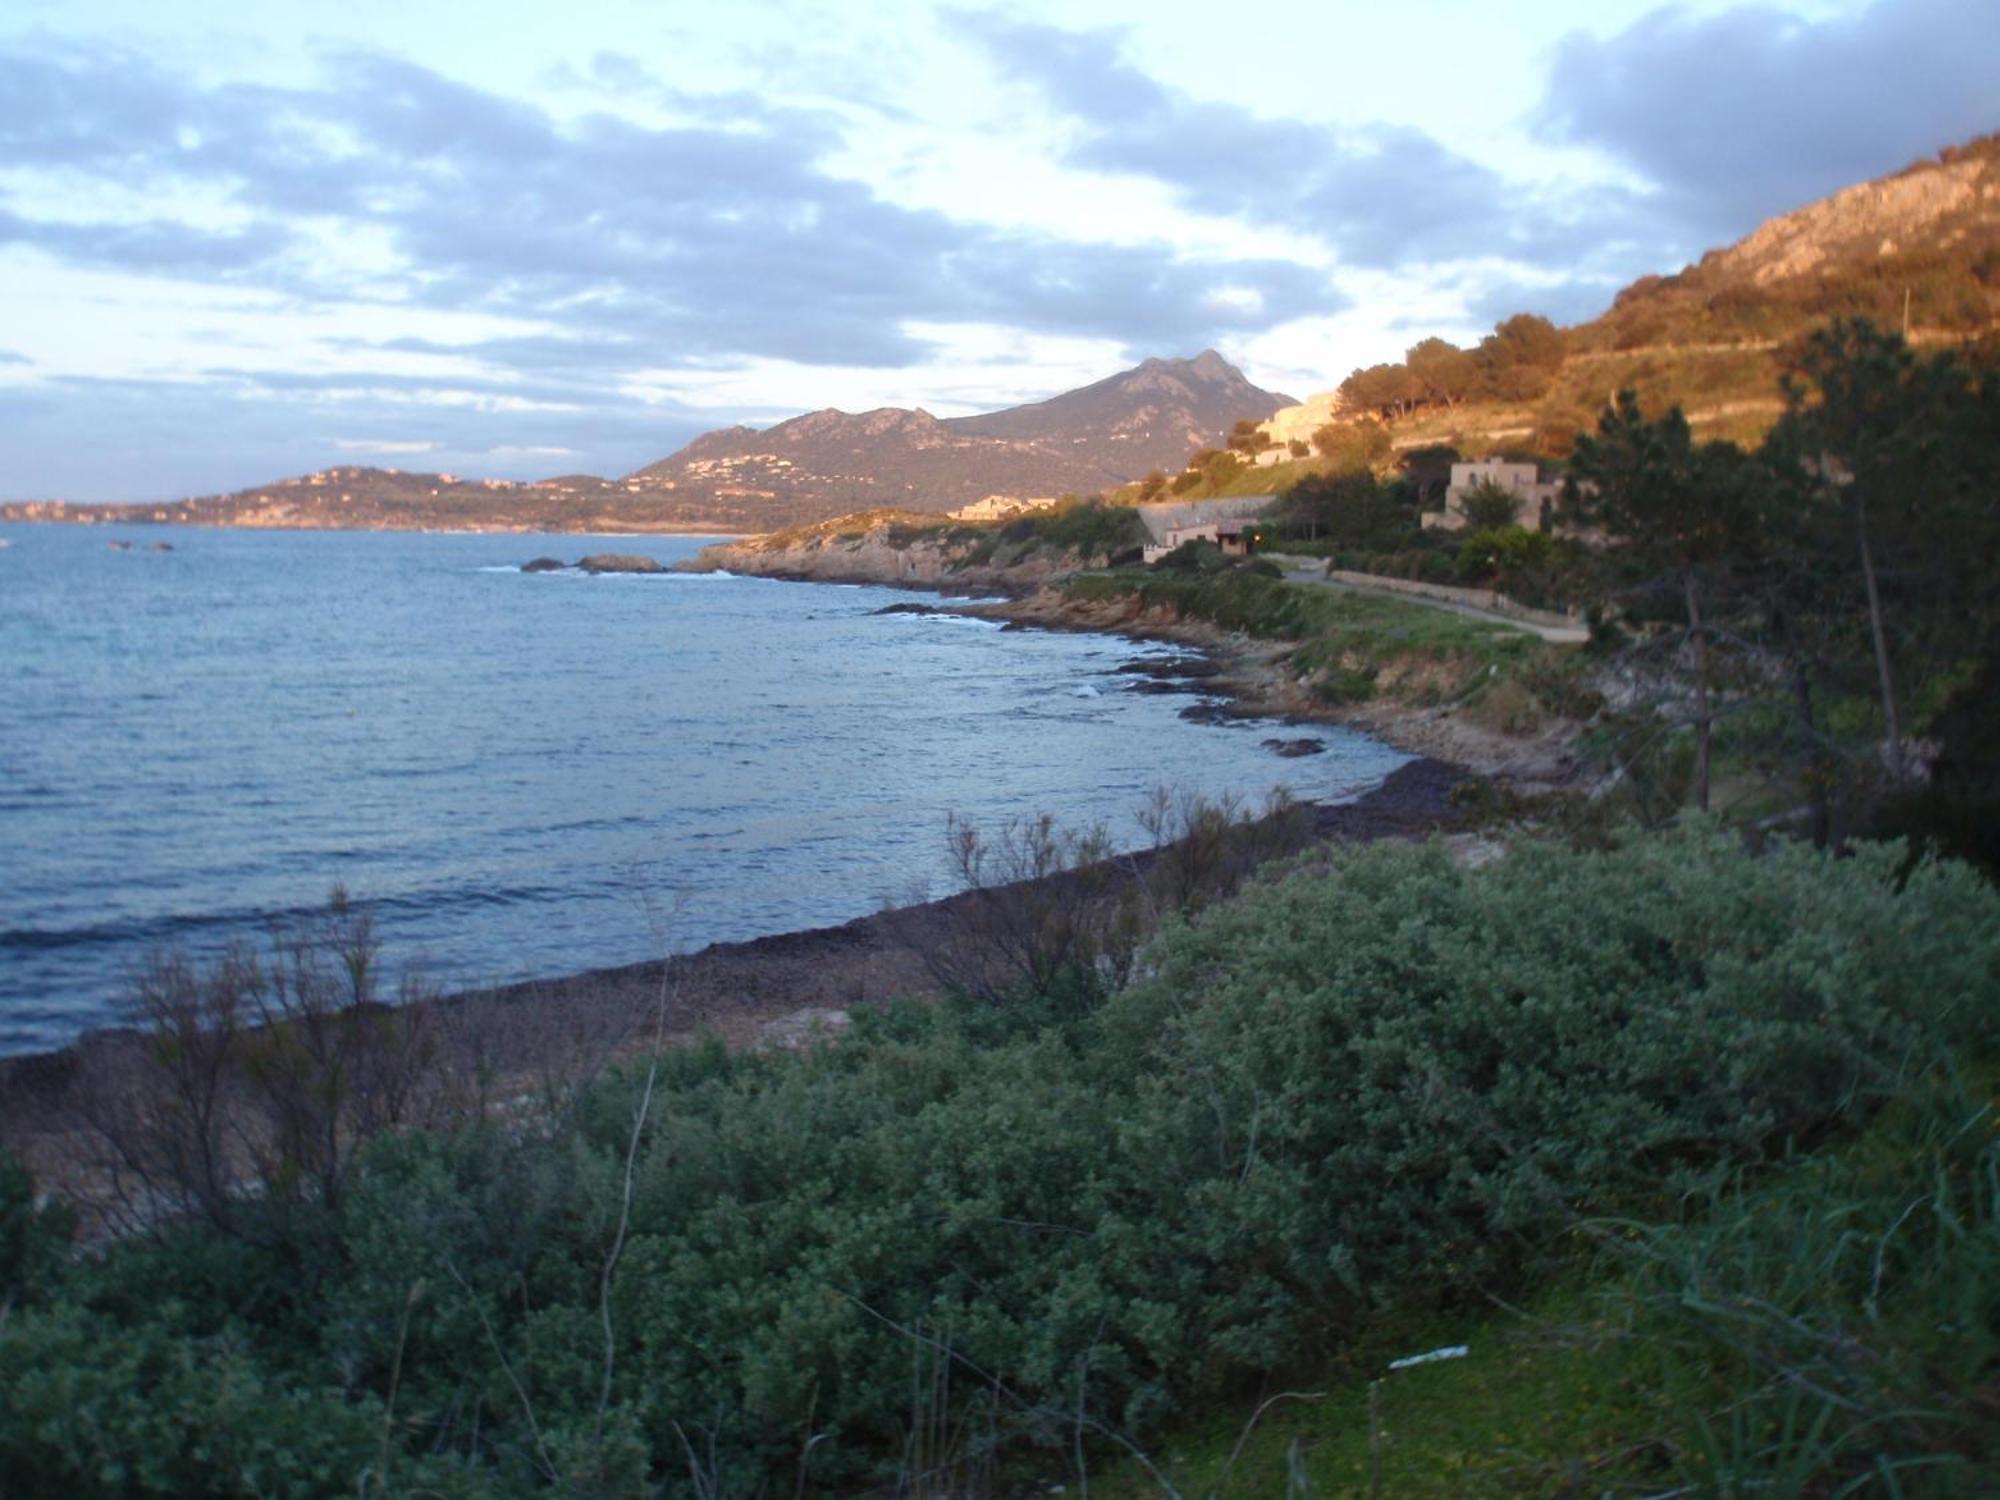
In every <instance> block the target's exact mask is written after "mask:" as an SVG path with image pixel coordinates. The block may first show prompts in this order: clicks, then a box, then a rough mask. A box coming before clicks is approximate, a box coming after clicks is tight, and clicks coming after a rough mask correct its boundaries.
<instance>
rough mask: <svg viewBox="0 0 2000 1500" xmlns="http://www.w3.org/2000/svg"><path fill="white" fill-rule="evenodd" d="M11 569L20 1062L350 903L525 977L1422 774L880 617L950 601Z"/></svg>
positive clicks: (276, 553)
mask: <svg viewBox="0 0 2000 1500" xmlns="http://www.w3.org/2000/svg"><path fill="white" fill-rule="evenodd" d="M0 540H4V541H5V542H6V543H7V545H6V546H4V547H0V1054H5V1053H18V1052H23V1051H32V1050H37V1049H42V1048H48V1047H54V1046H59V1045H62V1044H63V1043H65V1042H67V1041H69V1040H70V1039H72V1038H73V1037H75V1036H76V1035H77V1034H78V1033H80V1032H81V1031H84V1030H87V1029H89V1028H91V1027H93V1026H99V1025H104V1024H107V1023H109V1022H112V1021H114V1020H115V1019H116V1018H117V1015H118V1007H119V1002H120V997H121V994H122V993H123V992H124V991H125V989H126V988H127V986H128V985H129V983H130V979H131V976H132V975H133V973H134V972H135V971H136V970H137V968H138V967H139V966H140V965H141V964H142V963H143V962H144V960H145V958H146V956H147V955H148V953H149V952H152V951H154V950H158V949H161V948H164V947H168V946H178V947H180V948H183V949H186V950H188V951H189V952H191V953H192V954H194V955H196V956H197V957H200V956H209V955H214V954H216V953H219V952H221V951H222V950H223V949H224V948H225V947H226V946H227V945H228V944H229V943H231V942H232V941H243V940H250V941H259V940H261V939H262V938H263V936H264V935H265V934H266V933H267V932H268V930H269V927H270V924H271V923H272V921H273V920H277V921H284V920H288V919H292V918H296V917H298V916H300V915H302V914H306V913H310V912H312V911H313V910H315V909H317V908H320V907H322V906H323V904H324V902H325V899H326V897H327V894H328V892H329V891H330V889H331V887H332V886H333V884H334V883H335V882H340V883H343V884H345V885H346V886H347V887H348V889H349V890H350V891H351V892H352V893H353V894H354V896H355V897H356V898H357V899H358V900H361V901H364V902H366V903H367V904H368V905H369V906H370V907H371V908H372V910H373V911H374V913H375V916H376V919H377V923H378V927H379V931H380V933H381V935H382V937H383V939H384V956H385V958H386V959H387V960H388V961H389V964H390V966H391V968H392V970H393V969H394V968H395V967H397V966H398V965H399V964H402V963H409V962H420V963H421V964H422V966H423V968H424V970H425V972H426V973H427V975H428V976H430V977H431V978H433V979H436V980H439V981H442V982H446V983H449V984H453V985H458V984H470V983H479V982H488V981H499V980H509V979H518V978H525V977H530V976H537V975H551V974H559V973H568V972H573V971H576V970H578V969H583V968H590V967H596V966H599V965H605V964H614V963H623V962H629V961H635V960H638V959H641V958H645V957H649V956H654V955H657V954H658V953H660V952H662V951H666V950H669V949H678V950H688V949H692V948H696V947H699V946H701V945H703V944H705V943H708V942H713V941H716V940H720V939H740V938H746V937H754V936H760V935H764V934H768V933H774V932H781V931H786V930H790V929H794V928H801V927H809V926H818V925H823V924H828V923H834V922H840V921H845V920H847V919H848V918H851V917H855V916H859V915H862V914H864V913H867V912H870V911H873V910H876V909H878V908H880V907H881V906H883V905H884V904H894V903H901V902H904V901H908V900H911V899H918V898H922V897H926V896H939V895H944V894H946V893H947V891H948V890H949V889H951V885H950V878H949V871H948V866H947V861H946V859H945V856H944V839H943V830H944V825H945V820H946V818H947V816H948V815H950V814H953V813H957V814H959V815H961V816H964V817H968V818H971V819H974V820H977V821H979V822H981V823H983V824H987V825H997V824H999V823H1001V822H1004V821H1005V820H1007V819H1009V818H1016V817H1025V816H1031V815H1033V814H1035V813H1038V812H1040V811H1042V810H1045V809H1047V810H1052V811H1055V812H1057V813H1058V814H1059V815H1061V816H1062V817H1063V818H1064V819H1065V820H1068V821H1072V822H1076V823H1088V822H1092V821H1096V820H1099V819H1103V820H1107V821H1108V822H1109V823H1110V824H1111V826H1112V828H1113V830H1114V833H1116V834H1118V835H1120V836H1121V837H1123V838H1124V839H1125V840H1126V841H1127V842H1129V843H1137V842H1138V841H1139V834H1138V830H1137V828H1136V825H1135V824H1134V823H1133V821H1132V817H1133V814H1134V812H1135V810H1136V809H1137V808H1138V806H1139V805H1140V804H1141V802H1142V801H1143V800H1144V798H1145V796H1146V794H1147V792H1148V791H1149V789H1151V788H1152V787H1154V786H1156V785H1160V784H1164V785H1167V786H1169V787H1172V788H1177V789H1185V790H1192V791H1198V792H1202V793H1206V794H1210V795H1216V794H1221V793H1226V792H1234V793H1239V794H1242V795H1245V796H1249V797H1260V796H1262V795H1264V794H1265V793H1266V792H1268V791H1269V790H1270V789H1271V788H1273V787H1275V786H1277V785H1279V784H1284V785H1287V786H1289V787H1291V788H1292V789H1293V790H1294V791H1296V792H1297V793H1299V794H1300V795H1302V796H1307V797H1314V798H1321V799H1333V798H1340V797H1343V796H1351V795H1356V794H1358V793H1360V792H1361V791H1363V790H1365V789H1367V788H1368V787H1370V786H1373V785H1374V784H1376V783H1377V782H1378V781H1380V779H1381V778H1382V777H1383V776H1385V775H1387V774H1388V772H1389V771H1390V770H1392V769H1394V768H1395V766H1397V765H1398V764H1400V763H1401V762H1402V760H1403V759H1404V757H1403V756H1401V755H1399V754H1398V753H1396V752H1395V751H1392V750H1390V749H1388V748H1386V747H1385V746H1382V745H1380V744H1377V743H1375V742H1374V741H1371V740H1369V739H1367V738H1366V737H1364V736H1361V735H1358V734H1351V733H1347V732H1344V731H1340V730H1332V729H1327V730H1317V731H1313V732H1315V733H1317V734H1319V735H1320V736H1321V737H1323V738H1324V739H1325V740H1326V741H1327V742H1328V744H1329V751H1328V753H1326V754H1324V755H1319V756H1313V757H1310V758H1306V759H1301V760H1282V759H1279V758H1277V757H1276V756H1274V755H1273V754H1272V753H1271V752H1270V751H1269V750H1266V749H1264V748H1263V746H1262V745H1261V743H1260V741H1261V740H1262V739H1263V738H1264V737H1266V736H1267V735H1269V734H1270V733H1271V732H1272V731H1271V730H1270V729H1268V728H1266V727H1262V726H1240V725H1239V726H1229V727H1214V726H1203V725H1197V724H1193V723H1190V722H1187V721H1185V720H1183V719H1182V718H1181V717H1180V716H1179V710H1180V709H1181V708H1183V707H1184V706H1186V705H1187V704H1188V703H1189V702H1190V701H1192V700H1190V699H1188V698H1185V697H1180V696H1157V695H1148V694H1142V693H1138V692H1134V691H1130V690H1129V689H1130V688H1131V686H1132V683H1133V679H1132V678H1131V677H1130V676H1121V675H1119V674H1118V673H1117V672H1116V670H1115V669H1116V668H1117V667H1118V665H1119V664H1120V663H1122V662H1125V661H1128V660H1130V659H1132V658H1133V657H1134V656H1135V655H1142V654H1146V653H1148V652H1153V653H1158V652H1160V651H1162V650H1164V649H1166V648H1161V647H1157V646H1156V647H1135V646H1133V645H1132V644H1131V643H1129V642H1124V641H1120V640H1115V639H1111V638H1107V637H1093V636H1083V635H1071V634H1058V633H1049V632H1036V631H1007V632H1002V631H1000V630H999V629H998V628H997V627H995V626H992V625H989V624H987V623H984V622H979V621H973V620H969V619H965V618H952V617H919V616H909V615H900V616H899V615H880V614H876V613H874V611H876V610H879V609H880V608H882V607H883V606H884V605H886V604H890V603H893V602H896V601H898V600H911V601H919V600H934V596H928V595H919V594H907V593H902V592H899V591H894V590H885V589H863V588H855V587H842V586H838V585H824V584H791V583H775V582H770V581H766V580H760V579H746V578H729V577H700V576H678V575H677V576H667V577H629V576H628V577H599V578H591V577H586V576H582V575H578V574H573V573H564V574H549V575H535V574H523V573H521V572H519V571H518V565H519V564H520V563H522V562H525V561H527V560H528V559H529V558H532V557H535V556H538V555H541V554H552V555H556V556H560V557H563V558H565V559H572V560H573V559H574V558H575V557H577V556H579V555H581V554H582V553H585V552H589V551H592V550H606V549H607V548H615V549H616V550H621V551H638V552H643V553H647V554H650V555H653V556H656V557H658V558H660V559H661V560H663V561H672V560H673V559H675V558H679V557H684V556H687V555H689V554H691V553H692V552H693V551H695V550H696V548H697V547H698V546H699V545H700V543H699V542H698V541H696V540H694V539H691V538H660V537H649V538H643V539H623V540H619V541H616V542H610V541H607V540H605V539H589V538H580V537H574V536H566V537H547V538H544V537H527V536H426V535H409V534H394V533H271V532H230V531H208V530H184V529H175V530H172V531H167V530H165V529H159V530H153V529H148V528H123V529H116V530H114V529H112V528H106V527H96V528H75V527H63V526H11V527H10V526H0ZM114 540H128V541H130V542H131V544H132V546H131V550H129V551H121V550H114V549H113V548H112V547H111V546H110V545H108V544H109V543H111V542H112V541H114ZM158 541H168V542H171V543H172V546H173V550H172V551H167V552H155V551H150V550H148V548H149V547H150V546H151V544H152V543H154V542H158ZM1299 732H1300V731H1295V730H1293V731H1286V733H1288V734H1296V733H1299Z"/></svg>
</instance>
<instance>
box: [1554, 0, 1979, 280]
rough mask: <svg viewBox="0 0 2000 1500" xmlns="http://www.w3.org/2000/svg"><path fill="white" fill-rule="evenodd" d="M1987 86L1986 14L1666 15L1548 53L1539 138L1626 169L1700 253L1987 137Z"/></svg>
mask: <svg viewBox="0 0 2000 1500" xmlns="http://www.w3.org/2000/svg"><path fill="white" fill-rule="evenodd" d="M1996 80H2000V6H1996V5H1995V4H1994V3H1993V0H1874V3H1873V4H1871V5H1869V6H1867V7H1866V8H1865V9H1862V10H1860V11H1858V12H1856V13H1854V14H1851V15H1848V16H1843V17H1837V18H1834V19H1829V20H1824V21H1818V22H1813V21H1806V20H1802V19H1800V18H1799V17H1797V16H1794V15H1790V14H1787V13H1784V12H1781V11H1778V10H1775V9H1771V8H1769V7H1765V6H1751V7H1747V8H1743V9H1738V10H1731V11H1725V12H1722V13H1720V14H1715V15H1695V14H1692V13H1690V12H1689V11H1687V10H1684V9H1681V8H1679V7H1668V8H1665V9H1661V10H1658V11H1655V12H1653V13H1652V14H1650V15H1648V16H1646V17H1645V18H1644V19H1642V20H1640V21H1638V22H1637V23H1636V24H1634V25H1632V26H1630V27H1628V28H1627V29H1626V30H1624V31H1622V32H1620V33H1618V34H1617V35H1615V36H1612V37H1608V38H1605V39H1603V40H1599V39H1597V38H1595V37H1592V36H1589V35H1587V34H1585V33H1580V32H1579V33H1577V34H1575V35H1572V36H1570V37H1568V38H1566V39H1565V40H1564V41H1563V42H1562V43H1560V44H1559V46H1558V47H1557V49H1556V52H1555V56H1554V61H1553V65H1552V67H1551V69H1550V74H1549V82H1548V94H1547V99H1546V102H1545V103H1544V105H1543V106H1542V108H1541V110H1540V111H1539V115H1538V127H1539V129H1540V130H1541V132H1542V133H1543V134H1544V135H1545V136H1546V137H1548V138H1550V139H1552V140H1556V141H1560V142H1564V143H1568V144H1577V145H1587V146H1594V147H1597V148H1600V149H1602V150H1604V151H1606V152H1608V153H1610V154H1611V155H1613V156H1614V157H1616V158H1618V159H1619V160H1621V161H1622V162H1624V163H1626V164H1627V165H1629V166H1630V167H1632V168H1634V169H1635V170H1636V171H1638V172H1639V173H1640V174H1642V175H1643V176H1644V177H1646V178H1647V179H1649V180H1650V181H1651V182H1652V183H1654V184H1656V185H1657V187H1658V188H1659V189H1660V190H1661V192H1662V194H1663V195H1664V196H1665V198H1666V200H1667V206H1668V208H1669V209H1670V211H1671V212H1672V213H1673V214H1674V215H1675V216H1676V217H1678V218H1680V219H1681V220H1682V221H1684V222H1686V223H1687V224H1689V225H1690V226H1691V227H1692V228H1694V229H1695V230H1696V231H1698V232H1699V233H1700V235H1701V236H1702V237H1703V239H1704V242H1713V241H1714V240H1717V239H1734V238H1735V237H1737V236H1739V235H1741V234H1743V233H1745V232H1747V231H1748V230H1749V229H1751V228H1752V227H1754V226H1755V225H1756V224H1757V223H1758V222H1760V221H1761V220H1763V219H1766V218H1769V217H1771V216H1772V215H1774V214H1779V213H1783V212H1786V211H1788V210H1790V209H1793V208H1797V207H1799V206H1801V205H1803V204H1804V203H1806V202H1808V201H1810V200H1812V199H1814V198H1817V197H1821V196H1823V195H1825V194H1827V193H1830V192H1832V191H1834V190H1836V189H1838V188H1841V187H1844V186H1847V185H1848V184H1850V183H1854V182H1859V181H1862V180H1864V179H1866V178H1869V177H1874V176H1879V175H1881V174H1882V173H1884V172H1889V171H1893V170H1895V169H1896V168H1898V167H1901V166H1904V165H1906V164H1907V163H1909V162H1910V161H1912V160H1914V159H1916V158H1919V157H1922V156H1926V155H1929V154H1931V153H1932V152H1935V151H1936V150H1938V149H1939V148H1940V147H1943V146H1947V145H1952V144H1955V143H1957V142H1959V141H1962V140H1965V139H1967V138H1969V137H1971V136H1974V135H1977V134H1980V133H1982V132H1985V131H1990V130H1994V129H2000V88H1996Z"/></svg>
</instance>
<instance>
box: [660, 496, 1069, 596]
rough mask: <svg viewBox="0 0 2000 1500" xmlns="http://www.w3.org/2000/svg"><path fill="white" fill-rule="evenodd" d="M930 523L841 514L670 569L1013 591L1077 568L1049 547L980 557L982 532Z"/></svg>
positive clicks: (711, 551) (721, 546) (720, 548)
mask: <svg viewBox="0 0 2000 1500" xmlns="http://www.w3.org/2000/svg"><path fill="white" fill-rule="evenodd" d="M935 521H936V518H935V517H929V516H898V515H896V514H894V513H886V514H878V515H876V516H873V517H863V516H855V517H848V518H846V519H844V520H841V521H836V522H829V523H827V524H825V525H821V526H815V527H811V528H808V529H806V530H803V531H792V532H779V533H776V534H774V535H771V536H763V537H749V538H747V539H745V540H743V541H740V542H720V543H717V544H715V545H713V546H709V547H704V548H702V549H701V551H700V552H698V553H697V554H695V556H694V557H692V558H690V559H689V560H688V561H686V562H682V563H676V564H675V571H676V572H684V573H718V572H727V573H744V574H749V575H752V576H755V577H760V578H791V579H798V580H801V581H804V582H809V583H876V584H885V585H889V586H892V587H903V588H943V589H962V588H971V589H995V590H1001V591H1004V592H1008V593H1020V592H1024V591H1027V590H1030V589H1034V588H1039V587H1040V586H1041V585H1042V584H1044V583H1047V582H1049V581H1050V580H1051V579H1054V578H1059V577H1062V576H1064V575H1066V574H1069V573H1074V572H1075V571H1076V570H1077V568H1078V567H1079V566H1080V564H1079V561H1078V559H1077V558H1076V557H1075V556H1074V555H1073V554H1071V553H1068V552H1060V551H1055V550H1052V549H1042V550H1038V551H1036V552H1034V553H1032V554H1031V555H1029V556H1026V557H1021V558H1016V559H1013V560H1010V561H1000V562H995V561H989V560H983V559H982V558H981V553H980V548H979V542H980V541H981V540H982V539H983V537H984V533H981V532H977V531H971V532H968V531H967V530H965V529H962V528H951V527H938V526H936V524H935Z"/></svg>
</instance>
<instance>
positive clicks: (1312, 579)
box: [1266, 552, 1590, 646]
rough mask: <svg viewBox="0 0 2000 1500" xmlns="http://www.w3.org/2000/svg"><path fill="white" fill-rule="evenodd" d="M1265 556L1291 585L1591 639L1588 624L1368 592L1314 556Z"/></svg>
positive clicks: (1565, 638)
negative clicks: (1333, 574) (1330, 572)
mask: <svg viewBox="0 0 2000 1500" xmlns="http://www.w3.org/2000/svg"><path fill="white" fill-rule="evenodd" d="M1266 556H1267V557H1268V559H1269V560H1270V561H1271V562H1274V563H1276V564H1277V565H1278V566H1279V567H1280V568H1283V569H1284V570H1285V577H1286V578H1287V579H1289V580H1290V581H1291V582H1293V583H1310V584H1313V585H1314V586H1316V587H1318V588H1323V589H1339V590H1341V591H1342V592H1344V593H1350V594H1366V595H1368V596H1369V597H1370V598H1374V599H1396V600H1400V601H1401V602H1402V603H1404V604H1417V605H1422V606H1423V607H1424V608H1425V609H1441V610H1444V611H1446V612H1448V613H1450V614H1454V615H1464V616H1465V617H1466V618H1467V619H1468V620H1482V621H1484V622H1485V623H1487V624H1489V625H1506V626H1508V627H1510V628H1511V629H1514V630H1525V631H1526V632H1527V633H1528V634H1529V635H1538V636H1540V637H1541V638H1542V639H1543V640H1545V641H1553V642H1555V643H1556V644H1557V645H1561V646H1576V645H1581V644H1582V643H1583V642H1585V641H1587V640H1589V639H1590V628H1589V627H1588V626H1587V625H1538V624H1536V623H1535V622H1534V621H1532V620H1521V619H1516V618H1515V617H1514V616H1513V615H1505V614H1501V613H1500V612H1499V611H1498V610H1492V609H1481V608H1479V607H1478V606H1477V605H1473V604H1461V603H1459V602H1458V601H1457V600H1455V599H1435V598H1432V597H1430V596H1429V595H1426V594H1406V593H1403V592H1402V591H1401V590H1399V589H1388V588H1382V589H1371V588H1369V587H1367V586H1366V585H1365V584H1355V583H1348V582H1346V581H1345V580H1343V579H1338V578H1328V577H1327V576H1326V564H1325V563H1324V562H1322V561H1320V560H1319V559H1318V558H1315V557H1288V556H1285V555H1284V554H1282V553H1277V552H1272V553H1267V554H1266Z"/></svg>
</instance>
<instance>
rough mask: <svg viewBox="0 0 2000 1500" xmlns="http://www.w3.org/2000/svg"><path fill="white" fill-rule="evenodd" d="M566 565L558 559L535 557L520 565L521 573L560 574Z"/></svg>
mask: <svg viewBox="0 0 2000 1500" xmlns="http://www.w3.org/2000/svg"><path fill="white" fill-rule="evenodd" d="M567 566H568V564H567V563H565V562H564V561H563V560H562V559H561V558H559V557H537V558H535V559H534V560H533V561H531V562H524V563H522V564H521V571H522V572H523V573H560V572H561V571H562V570H563V569H564V568H565V567H567Z"/></svg>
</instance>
